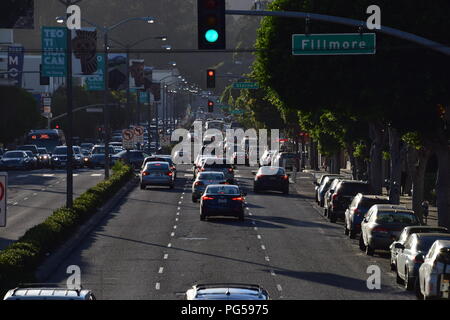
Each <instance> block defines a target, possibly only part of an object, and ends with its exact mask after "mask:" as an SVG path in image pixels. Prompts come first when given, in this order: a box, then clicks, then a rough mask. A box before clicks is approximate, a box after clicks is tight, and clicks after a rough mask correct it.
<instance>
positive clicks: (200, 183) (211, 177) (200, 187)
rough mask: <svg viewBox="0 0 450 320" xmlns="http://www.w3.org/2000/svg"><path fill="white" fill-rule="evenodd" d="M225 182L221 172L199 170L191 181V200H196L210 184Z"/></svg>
mask: <svg viewBox="0 0 450 320" xmlns="http://www.w3.org/2000/svg"><path fill="white" fill-rule="evenodd" d="M225 183H227V181H226V179H225V175H224V174H223V172H200V173H199V174H198V175H197V177H196V179H195V181H194V182H193V183H192V202H197V201H198V199H200V197H201V196H202V194H203V192H205V189H206V187H207V186H209V185H210V184H225Z"/></svg>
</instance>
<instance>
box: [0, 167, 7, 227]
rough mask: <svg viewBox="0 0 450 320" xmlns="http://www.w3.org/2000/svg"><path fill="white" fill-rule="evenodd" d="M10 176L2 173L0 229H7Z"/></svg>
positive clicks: (0, 183)
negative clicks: (7, 195) (7, 199)
mask: <svg viewBox="0 0 450 320" xmlns="http://www.w3.org/2000/svg"><path fill="white" fill-rule="evenodd" d="M7 182H8V174H6V173H3V172H0V227H6V208H7V206H6V190H7V187H8V186H7Z"/></svg>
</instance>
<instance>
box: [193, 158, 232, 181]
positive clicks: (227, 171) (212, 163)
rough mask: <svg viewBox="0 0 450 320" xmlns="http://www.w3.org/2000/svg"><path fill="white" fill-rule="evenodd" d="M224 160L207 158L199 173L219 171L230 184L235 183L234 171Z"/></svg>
mask: <svg viewBox="0 0 450 320" xmlns="http://www.w3.org/2000/svg"><path fill="white" fill-rule="evenodd" d="M226 162H227V161H226V159H224V158H206V159H205V161H204V163H203V165H202V167H201V168H200V169H199V172H205V171H218V172H223V174H224V175H225V179H227V182H228V183H234V169H233V166H232V165H231V164H229V163H226Z"/></svg>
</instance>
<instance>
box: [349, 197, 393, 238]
mask: <svg viewBox="0 0 450 320" xmlns="http://www.w3.org/2000/svg"><path fill="white" fill-rule="evenodd" d="M374 204H389V197H387V196H378V195H367V194H366V195H365V194H362V193H358V194H357V195H356V196H355V197H354V198H353V200H352V202H351V203H350V205H349V206H348V208H347V210H345V224H344V233H345V235H348V236H349V237H350V239H354V238H355V237H356V235H357V234H358V233H360V232H361V222H362V220H363V219H364V216H365V215H366V213H367V211H369V209H370V207H372V206H373V205H374Z"/></svg>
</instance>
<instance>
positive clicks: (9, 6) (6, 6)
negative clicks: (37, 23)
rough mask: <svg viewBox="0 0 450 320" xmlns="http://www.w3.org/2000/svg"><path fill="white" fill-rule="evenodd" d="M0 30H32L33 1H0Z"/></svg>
mask: <svg viewBox="0 0 450 320" xmlns="http://www.w3.org/2000/svg"><path fill="white" fill-rule="evenodd" d="M0 29H34V0H1V1H0Z"/></svg>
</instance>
